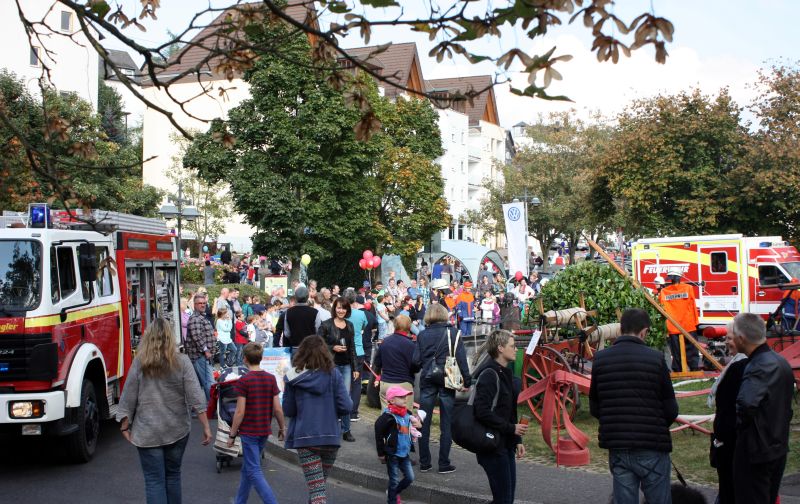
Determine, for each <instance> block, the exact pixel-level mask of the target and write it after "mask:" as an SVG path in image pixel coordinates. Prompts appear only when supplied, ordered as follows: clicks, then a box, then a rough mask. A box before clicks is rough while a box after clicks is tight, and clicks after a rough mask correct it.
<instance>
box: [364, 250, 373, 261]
mask: <svg viewBox="0 0 800 504" xmlns="http://www.w3.org/2000/svg"><path fill="white" fill-rule="evenodd" d="M372 256H373V254H372V251H371V250H370V249H367V250H365V251H364V253H363V254H361V257H363V258H364V259H366V260H367V261H369V260H370V259H372Z"/></svg>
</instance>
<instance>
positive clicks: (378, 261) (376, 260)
mask: <svg viewBox="0 0 800 504" xmlns="http://www.w3.org/2000/svg"><path fill="white" fill-rule="evenodd" d="M372 265H373V266H374V267H376V268H377V267H378V266H380V265H381V258H380V257H378V256H374V257H373V258H372Z"/></svg>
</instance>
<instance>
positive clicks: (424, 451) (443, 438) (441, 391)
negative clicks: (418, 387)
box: [419, 384, 456, 468]
mask: <svg viewBox="0 0 800 504" xmlns="http://www.w3.org/2000/svg"><path fill="white" fill-rule="evenodd" d="M420 394H421V397H420V400H419V409H421V410H424V411H425V412H426V413H427V414H428V415H427V416H426V417H425V421H424V422H422V437H421V438H419V464H420V466H427V465H431V448H430V438H431V420H432V419H433V406H434V404H435V403H436V397H437V396H438V397H439V430H440V432H441V435H440V437H439V467H440V468H443V467H447V466H449V465H450V446H451V445H452V444H453V438H452V436H451V435H450V419H451V418H452V417H453V405H454V404H455V400H456V395H455V391H453V390H448V389H446V388H444V387H437V386H436V385H429V384H425V385H422V391H421V392H420Z"/></svg>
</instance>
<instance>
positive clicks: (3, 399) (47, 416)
mask: <svg viewBox="0 0 800 504" xmlns="http://www.w3.org/2000/svg"><path fill="white" fill-rule="evenodd" d="M65 411H66V395H65V393H64V391H63V390H54V391H52V392H37V393H15V394H0V424H22V425H27V424H42V423H50V422H56V421H59V420H63V418H64V412H65ZM35 430H36V429H30V431H31V433H33V431H35ZM24 431H25V429H24V428H23V432H24ZM39 431H40V432H41V430H40V429H39Z"/></svg>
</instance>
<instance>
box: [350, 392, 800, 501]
mask: <svg viewBox="0 0 800 504" xmlns="http://www.w3.org/2000/svg"><path fill="white" fill-rule="evenodd" d="M708 387H710V384H709V383H708V382H705V383H692V384H688V385H686V386H682V387H680V388H678V390H680V391H689V390H701V389H705V388H708ZM678 408H679V411H680V412H681V414H683V415H707V414H710V413H713V410H711V409H709V408H708V406H706V396H705V395H701V396H696V397H687V398H682V399H678ZM361 409H362V410H364V411H366V412H367V415H365V416H367V418H370V419H371V420H372V421H374V420H375V419H376V418H378V416H379V415H380V410H378V409H375V408H369V407H368V406H367V405H366V404H365V401H362V403H361ZM518 413H519V414H520V415H522V414H528V415H530V409H528V407H527V405H521V406H520V407H519V408H518ZM362 415H363V413H362ZM573 422H574V424H575V426H576V427H578V428H579V429H580V430H582V431H583V432H585V433H586V434H587V435H588V436H589V451H590V454H591V461H590V463H589V465H588V466H584V467H582V469H584V470H590V471H594V472H601V473H607V472H608V452H607V451H606V450H604V449H602V448H600V446H599V445H598V441H597V430H598V427H599V424H598V421H597V419H596V418H594V417H592V416H591V415H590V414H589V398H588V396H581V399H580V407H579V408H578V412H577V413H576V415H575V418H574V420H573ZM704 426H706V427H708V428H709V429H711V424H710V423H707V424H704ZM673 427H674V425H673ZM562 435H564V436H566V433H563V432H562ZM553 436H554V441H553V444H554V446H555V433H554V434H553ZM438 437H439V416H438V415H434V416H433V419H432V423H431V439H438ZM523 442H524V443H525V448H526V450H527V455H526V457H525V458H526V459H528V460H530V461H532V462H535V463H538V464H543V465H549V466H555V463H556V457H555V454H554V453H553V452H552V451H551V450H550V448H549V447H548V446H547V444H546V443H545V441H544V439H542V434H541V430H540V429H539V426H538V423H536V421H535V420H534V421H532V423H531V428H530V429H529V430H528V434H527V435H526V436H525V437H524V438H523ZM709 443H710V439H709V437H708V436H707V435H705V434H702V433H700V432H697V431H694V430H691V429H685V430H682V431H679V432H674V433H673V434H672V454H671V455H672V461H673V462H674V463H675V466H677V468H678V469H679V470H680V471H681V473H682V474H683V476H684V477H685V478H687V479H689V480H691V481H693V482H695V483H700V484H706V485H711V486H713V485H716V484H717V471H716V469H714V468H713V467H711V466H710V465H709V464H708V447H709ZM797 472H800V418H798V415H795V416H794V418H793V419H792V429H791V433H790V435H789V456H788V458H787V461H786V471H785V473H784V474H793V473H797Z"/></svg>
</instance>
